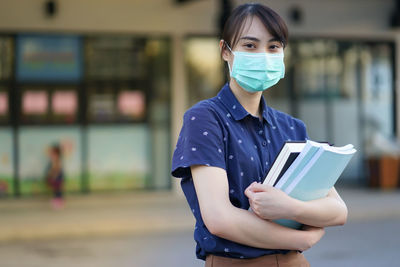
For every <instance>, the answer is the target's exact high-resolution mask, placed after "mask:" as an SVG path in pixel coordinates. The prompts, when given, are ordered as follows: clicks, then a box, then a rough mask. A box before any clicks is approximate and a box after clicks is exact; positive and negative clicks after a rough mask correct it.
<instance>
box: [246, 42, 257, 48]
mask: <svg viewBox="0 0 400 267" xmlns="http://www.w3.org/2000/svg"><path fill="white" fill-rule="evenodd" d="M243 46H244V47H246V48H248V49H254V48H256V46H255V45H254V44H253V43H246V44H244V45H243Z"/></svg>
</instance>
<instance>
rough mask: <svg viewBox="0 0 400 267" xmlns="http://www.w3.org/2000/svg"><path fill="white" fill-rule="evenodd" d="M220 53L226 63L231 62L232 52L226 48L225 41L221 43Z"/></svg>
mask: <svg viewBox="0 0 400 267" xmlns="http://www.w3.org/2000/svg"><path fill="white" fill-rule="evenodd" d="M219 51H221V56H222V59H223V60H224V61H229V59H230V57H231V52H230V51H229V49H228V48H227V47H226V44H225V41H224V40H220V41H219Z"/></svg>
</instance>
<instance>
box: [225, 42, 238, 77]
mask: <svg viewBox="0 0 400 267" xmlns="http://www.w3.org/2000/svg"><path fill="white" fill-rule="evenodd" d="M224 43H225V45H226V47H228V49H229V51H230V52H231V53H232V55H233V56H235V54H234V53H233V51H232V49H231V48H230V47H229V45H228V43H227V42H226V41H225V40H224ZM226 63H227V64H228V69H229V76H231V74H232V69H231V66H230V65H229V62H228V61H227V62H226Z"/></svg>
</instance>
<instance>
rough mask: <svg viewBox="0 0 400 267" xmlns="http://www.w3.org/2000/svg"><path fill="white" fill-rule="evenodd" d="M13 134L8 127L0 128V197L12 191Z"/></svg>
mask: <svg viewBox="0 0 400 267" xmlns="http://www.w3.org/2000/svg"><path fill="white" fill-rule="evenodd" d="M12 138H13V136H12V130H11V128H8V127H1V128H0V197H3V196H7V195H10V194H12V193H13V190H14V187H13V185H14V184H13V165H14V163H13V158H14V155H13V149H12V144H13V139H12Z"/></svg>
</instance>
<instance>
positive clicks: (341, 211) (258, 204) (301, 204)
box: [245, 183, 347, 227]
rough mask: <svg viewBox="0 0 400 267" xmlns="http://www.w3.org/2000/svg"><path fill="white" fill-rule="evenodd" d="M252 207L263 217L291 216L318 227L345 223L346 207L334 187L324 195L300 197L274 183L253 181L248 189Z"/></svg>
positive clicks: (284, 217) (292, 218)
mask: <svg viewBox="0 0 400 267" xmlns="http://www.w3.org/2000/svg"><path fill="white" fill-rule="evenodd" d="M245 194H246V195H247V197H248V198H249V201H250V206H251V208H252V210H253V211H254V212H255V213H256V214H257V215H258V216H260V217H261V218H263V219H269V220H273V219H291V220H295V221H297V222H300V223H303V224H306V225H311V226H315V227H327V226H334V225H343V224H345V223H346V221H347V207H346V204H345V203H344V201H343V200H342V198H341V197H340V196H339V194H338V193H337V191H336V189H335V188H332V189H331V190H330V191H329V193H328V195H327V196H326V197H324V198H321V199H316V200H312V201H300V200H297V199H294V198H291V197H290V196H288V195H286V194H285V193H284V192H282V191H281V190H279V189H277V188H274V187H272V186H267V185H262V184H259V183H253V184H251V185H250V186H249V187H248V188H247V189H246V191H245Z"/></svg>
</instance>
